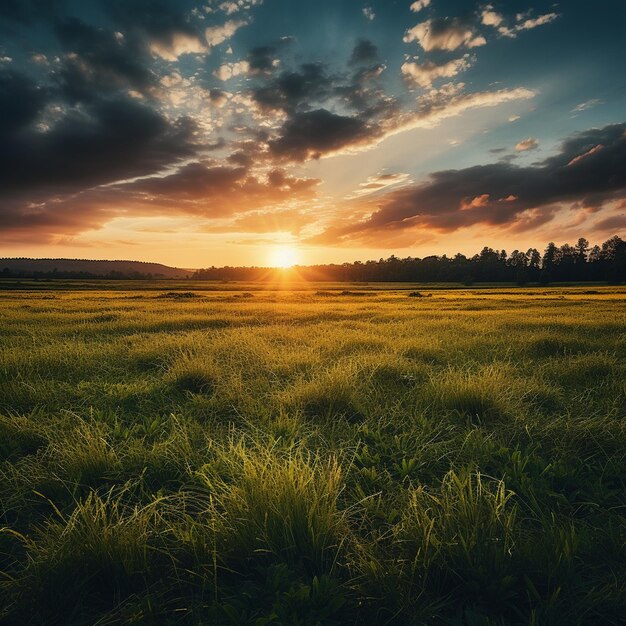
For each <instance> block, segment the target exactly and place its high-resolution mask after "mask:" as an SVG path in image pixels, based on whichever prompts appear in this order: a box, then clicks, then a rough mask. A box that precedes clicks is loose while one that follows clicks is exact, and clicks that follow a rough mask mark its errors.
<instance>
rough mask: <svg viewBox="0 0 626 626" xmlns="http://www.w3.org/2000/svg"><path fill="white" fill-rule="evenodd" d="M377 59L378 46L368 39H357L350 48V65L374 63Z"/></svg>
mask: <svg viewBox="0 0 626 626" xmlns="http://www.w3.org/2000/svg"><path fill="white" fill-rule="evenodd" d="M377 60H378V48H377V47H376V46H375V45H374V44H373V43H372V42H371V41H370V40H369V39H359V40H358V41H357V43H356V45H355V46H354V49H353V50H352V56H351V57H350V65H361V64H368V63H374V62H375V61H377Z"/></svg>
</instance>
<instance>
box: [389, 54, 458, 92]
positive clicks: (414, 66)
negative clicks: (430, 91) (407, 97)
mask: <svg viewBox="0 0 626 626" xmlns="http://www.w3.org/2000/svg"><path fill="white" fill-rule="evenodd" d="M469 65H470V61H469V55H465V56H464V57H462V58H460V59H453V60H452V61H448V62H447V63H443V64H442V65H437V64H436V63H433V62H432V61H426V62H424V63H415V62H407V63H403V64H402V67H401V68H400V69H401V71H402V73H403V74H404V76H406V77H407V79H408V80H409V82H410V84H411V85H413V86H418V87H424V88H426V87H430V86H431V85H432V83H433V81H434V80H435V79H437V78H452V77H453V76H456V75H457V74H458V73H459V72H462V71H464V70H466V69H467V68H468V67H469Z"/></svg>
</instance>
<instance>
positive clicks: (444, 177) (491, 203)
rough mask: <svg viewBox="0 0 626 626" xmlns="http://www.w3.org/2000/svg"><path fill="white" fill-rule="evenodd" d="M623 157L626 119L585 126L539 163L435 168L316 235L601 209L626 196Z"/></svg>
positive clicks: (345, 237) (537, 220)
mask: <svg viewBox="0 0 626 626" xmlns="http://www.w3.org/2000/svg"><path fill="white" fill-rule="evenodd" d="M599 145H601V146H603V148H602V149H594V147H597V146H599ZM577 157H582V158H580V159H577ZM625 159H626V124H616V125H612V126H606V127H604V128H602V129H592V130H588V131H585V132H582V133H579V134H576V135H574V136H572V137H571V138H569V139H567V140H566V141H565V142H564V143H563V145H562V147H561V150H560V152H559V153H558V154H557V155H555V156H553V157H550V158H548V159H546V160H545V161H543V162H542V163H540V164H538V165H534V166H529V167H520V166H516V165H514V164H511V163H506V162H499V163H494V164H491V165H478V166H474V167H469V168H465V169H461V170H447V171H441V172H435V173H433V174H432V175H431V176H430V178H429V180H427V181H426V182H424V183H422V184H421V185H414V186H408V187H404V188H402V189H400V190H397V191H393V192H391V193H389V194H387V195H386V196H383V198H382V199H381V200H379V201H378V208H377V209H376V210H375V211H374V212H373V213H372V214H371V216H370V217H368V218H366V219H364V220H363V221H361V222H359V223H356V224H354V223H353V224H350V225H340V226H336V227H331V228H329V229H328V230H327V231H325V232H324V233H322V234H321V235H319V236H318V237H316V238H315V239H314V241H315V242H316V243H325V244H328V243H331V242H335V243H337V242H341V241H344V242H350V241H357V242H362V241H364V240H373V239H375V238H376V237H378V236H380V233H381V232H387V231H390V230H391V231H396V230H404V229H409V230H416V232H417V231H419V229H424V228H426V229H431V230H436V231H440V232H451V231H455V230H457V229H459V228H462V227H469V226H472V225H475V224H484V225H489V226H498V227H500V228H508V229H512V230H515V231H517V232H519V231H521V230H527V229H530V228H536V227H538V226H539V225H541V224H543V223H546V222H548V221H550V220H551V219H553V217H554V215H555V214H556V211H557V208H558V206H559V205H560V204H563V203H571V204H574V203H576V205H577V206H580V207H586V208H591V209H592V210H598V209H600V208H601V207H602V206H603V205H604V204H605V203H607V202H611V201H615V200H620V199H624V198H626V168H624V167H623V163H624V162H625Z"/></svg>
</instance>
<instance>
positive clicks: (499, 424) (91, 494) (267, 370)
mask: <svg viewBox="0 0 626 626" xmlns="http://www.w3.org/2000/svg"><path fill="white" fill-rule="evenodd" d="M625 301H626V288H621V287H598V286H579V287H558V286H556V287H525V288H519V287H513V286H507V287H502V286H500V287H496V286H491V287H490V288H482V287H481V286H477V287H472V288H463V289H461V288H459V289H447V288H444V287H443V286H441V285H399V284H395V285H394V284H391V285H380V284H371V285H352V284H350V285H347V284H344V285H338V284H315V285H314V284H282V285H279V284H272V285H258V284H252V283H250V284H245V285H242V284H237V283H226V284H221V283H200V282H192V281H185V282H180V283H177V282H171V281H166V282H160V283H159V282H118V283H113V282H110V283H107V282H102V281H100V282H98V281H93V282H78V281H58V282H54V281H48V282H46V281H22V283H15V282H12V281H3V282H2V283H1V284H0V527H1V528H2V530H1V532H0V597H2V598H4V600H2V601H0V621H3V620H4V623H8V624H27V623H33V624H37V623H45V624H64V625H65V624H94V623H98V624H114V623H163V624H169V623H172V624H173V623H177V624H178V623H185V624H187V623H189V624H201V623H202V624H209V623H210V624H255V625H259V626H260V625H263V624H285V625H288V624H289V625H297V624H302V625H309V624H310V625H314V624H323V625H325V624H374V625H376V624H468V625H469V624H471V625H474V624H600V623H606V624H617V623H620V620H621V618H622V616H623V614H624V612H625V611H626V547H625V545H626V522H625V517H624V511H625V510H626V509H625V506H626V484H625V481H626V473H625V472H624V467H625V460H626V384H625V379H626V378H625V373H626V365H624V357H625V356H626V333H625V332H624V329H625V328H626V324H625V322H626V308H625V306H624V305H625V303H626V302H625Z"/></svg>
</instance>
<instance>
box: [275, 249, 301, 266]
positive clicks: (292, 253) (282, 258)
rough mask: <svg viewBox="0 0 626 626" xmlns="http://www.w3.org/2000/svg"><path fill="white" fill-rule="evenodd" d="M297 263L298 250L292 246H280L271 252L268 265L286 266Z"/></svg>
mask: <svg viewBox="0 0 626 626" xmlns="http://www.w3.org/2000/svg"><path fill="white" fill-rule="evenodd" d="M297 263H298V251H297V250H296V249H295V248H294V247H292V246H280V247H278V248H274V249H273V250H272V252H271V257H270V265H271V266H272V267H282V268H288V267H293V266H294V265H296V264H297Z"/></svg>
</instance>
